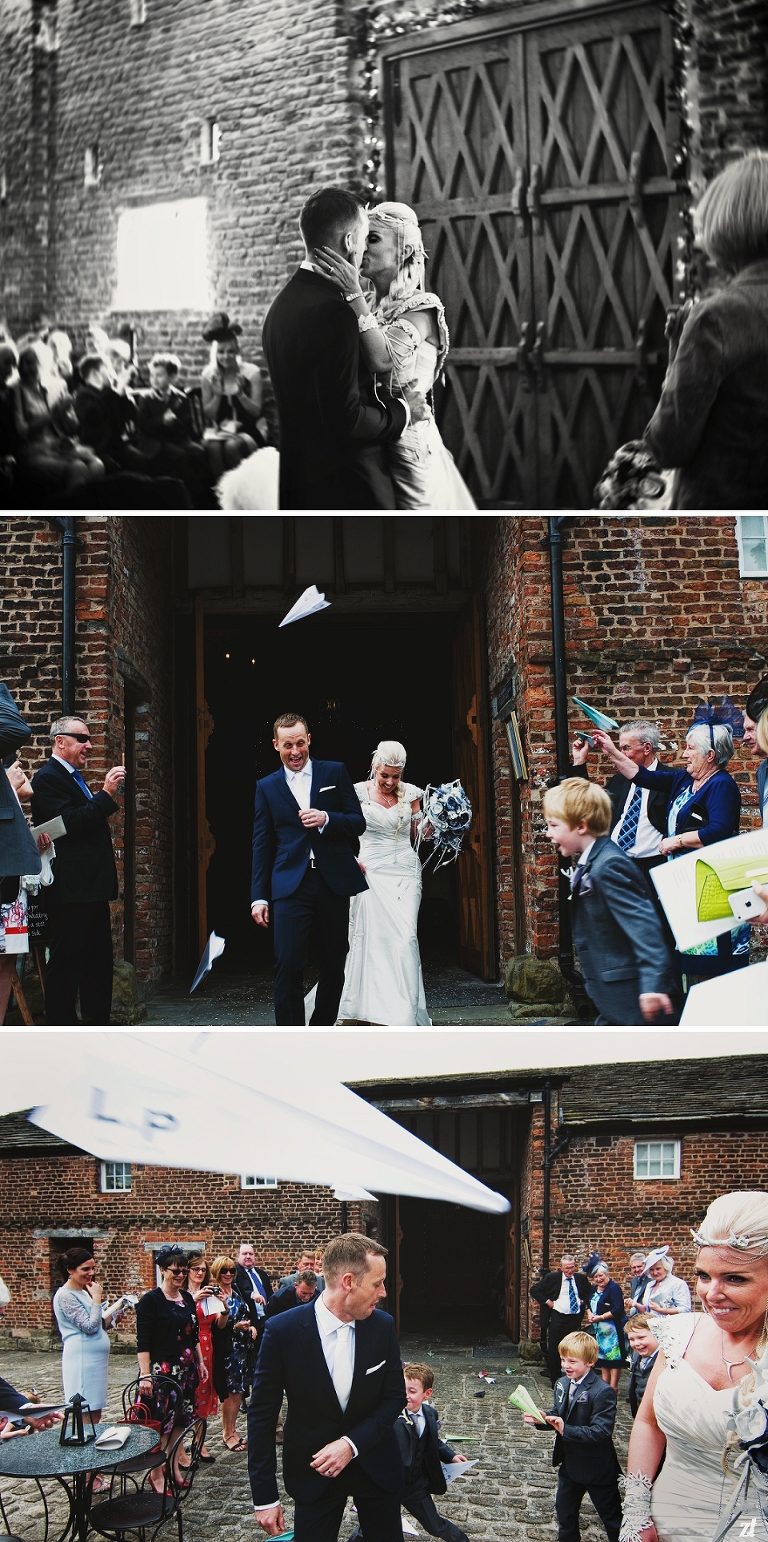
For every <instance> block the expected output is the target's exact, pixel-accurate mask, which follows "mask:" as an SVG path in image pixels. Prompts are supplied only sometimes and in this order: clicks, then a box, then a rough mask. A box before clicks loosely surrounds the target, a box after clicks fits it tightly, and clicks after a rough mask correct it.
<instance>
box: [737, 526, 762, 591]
mask: <svg viewBox="0 0 768 1542" xmlns="http://www.w3.org/2000/svg"><path fill="white" fill-rule="evenodd" d="M736 539H737V541H738V543H739V572H740V574H741V576H742V578H766V577H768V514H737V515H736Z"/></svg>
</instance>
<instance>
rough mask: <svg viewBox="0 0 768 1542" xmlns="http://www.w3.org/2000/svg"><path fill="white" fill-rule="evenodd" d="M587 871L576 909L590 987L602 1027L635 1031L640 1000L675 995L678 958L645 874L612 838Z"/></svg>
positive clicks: (591, 857)
mask: <svg viewBox="0 0 768 1542" xmlns="http://www.w3.org/2000/svg"><path fill="white" fill-rule="evenodd" d="M583 866H584V871H583V874H582V877H581V879H580V883H579V887H578V890H577V892H575V893H574V894H573V895H572V896H571V909H572V915H573V938H574V942H575V943H576V948H577V951H578V955H579V963H580V965H581V970H582V974H583V975H584V983H585V985H586V987H587V991H588V993H589V996H590V999H591V1000H592V1001H593V1002H594V1004H595V1006H596V1007H597V1009H598V1012H599V1013H600V1020H601V1021H602V1022H604V1023H609V1024H612V1025H614V1026H617V1027H623V1028H634V1027H637V1026H638V1025H639V1024H641V1022H642V1018H641V1014H640V1005H639V1000H638V998H639V997H640V995H642V994H643V993H645V992H648V991H654V992H655V991H661V992H666V993H669V992H670V991H673V990H674V988H675V980H674V973H673V967H672V955H671V953H670V950H669V947H668V944H667V942H666V939H665V937H664V933H663V931H662V929H661V921H660V920H659V917H658V915H657V913H656V909H655V907H654V904H653V901H652V899H651V897H650V895H649V893H648V886H647V883H646V880H645V877H644V875H643V873H642V871H641V870H640V868H638V866H637V863H635V862H633V861H632V859H631V857H628V856H626V855H625V853H624V852H623V851H621V849H620V848H619V847H618V846H617V845H616V844H615V842H614V841H612V840H611V838H610V836H608V835H601V836H599V837H598V839H597V840H596V841H595V844H594V846H592V847H591V849H590V851H589V854H588V856H587V860H586V862H585V863H584V865H583Z"/></svg>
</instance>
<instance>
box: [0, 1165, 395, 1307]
mask: <svg viewBox="0 0 768 1542" xmlns="http://www.w3.org/2000/svg"><path fill="white" fill-rule="evenodd" d="M376 1214H377V1207H376V1206H375V1205H371V1204H370V1203H366V1205H365V1207H363V1206H362V1205H359V1204H349V1205H348V1207H347V1224H348V1227H349V1229H350V1230H362V1231H364V1230H365V1219H366V1215H370V1217H371V1218H372V1219H374V1218H375V1217H376ZM0 1215H1V1216H2V1223H0V1259H2V1275H3V1279H4V1280H5V1283H6V1285H7V1286H8V1288H9V1290H10V1292H11V1305H10V1306H9V1307H8V1309H7V1311H6V1313H5V1316H4V1319H3V1326H4V1327H7V1328H15V1327H25V1328H43V1329H45V1328H47V1327H48V1326H49V1325H50V1320H51V1318H50V1299H51V1253H52V1246H51V1242H50V1238H49V1237H48V1236H45V1237H41V1236H36V1235H35V1233H36V1232H40V1231H46V1232H50V1231H53V1230H55V1229H56V1228H57V1227H60V1228H61V1229H62V1232H64V1231H66V1230H67V1229H69V1230H70V1231H71V1230H72V1228H76V1227H83V1228H84V1229H85V1231H86V1233H87V1232H89V1231H96V1232H98V1233H101V1235H100V1236H97V1237H95V1238H94V1256H95V1258H96V1260H97V1262H98V1264H99V1267H100V1269H101V1271H102V1274H103V1278H104V1279H105V1280H106V1282H107V1285H108V1288H109V1290H110V1292H111V1293H112V1294H113V1295H114V1294H118V1293H119V1292H120V1291H122V1290H131V1291H137V1290H138V1291H142V1290H149V1289H151V1288H152V1286H154V1284H155V1280H154V1278H153V1268H152V1253H151V1251H150V1252H147V1251H146V1250H145V1246H144V1244H145V1243H147V1242H158V1243H159V1242H161V1241H178V1242H184V1241H194V1242H200V1241H202V1242H204V1243H205V1251H206V1256H207V1257H208V1258H209V1259H213V1258H215V1257H217V1255H218V1254H220V1253H230V1252H232V1251H234V1252H235V1254H236V1253H237V1249H238V1248H239V1246H240V1243H241V1242H242V1241H252V1242H253V1244H254V1246H255V1248H256V1253H257V1258H258V1259H259V1262H260V1263H263V1264H264V1266H265V1267H266V1269H267V1270H268V1271H269V1273H270V1275H271V1276H272V1277H273V1278H274V1280H277V1279H278V1278H279V1276H280V1275H281V1274H287V1273H288V1272H289V1271H290V1270H291V1269H293V1268H294V1267H295V1264H296V1258H297V1256H298V1253H299V1252H300V1250H301V1249H302V1247H303V1246H304V1244H305V1243H306V1244H310V1245H312V1246H317V1247H319V1248H323V1247H324V1246H325V1244H326V1243H327V1242H328V1241H330V1239H331V1237H334V1236H337V1235H338V1234H339V1232H340V1230H341V1226H340V1217H341V1211H340V1206H339V1202H338V1200H335V1199H334V1198H333V1194H332V1192H331V1191H330V1190H329V1189H327V1188H320V1187H318V1186H310V1185H305V1184H298V1183H282V1182H281V1183H280V1184H279V1185H278V1187H277V1188H276V1189H261V1190H243V1189H241V1187H240V1179H239V1178H238V1177H236V1176H233V1175H232V1174H226V1173H193V1172H189V1173H187V1172H185V1173H179V1172H178V1171H176V1170H174V1169H167V1168H162V1167H135V1168H134V1169H133V1173H132V1188H131V1191H130V1193H128V1194H103V1193H101V1164H100V1163H99V1162H97V1161H96V1160H95V1158H93V1157H85V1156H55V1157H37V1158H27V1157H13V1158H5V1159H3V1160H0ZM66 1245H67V1244H64V1246H66ZM62 1250H63V1249H62ZM56 1251H58V1250H56Z"/></svg>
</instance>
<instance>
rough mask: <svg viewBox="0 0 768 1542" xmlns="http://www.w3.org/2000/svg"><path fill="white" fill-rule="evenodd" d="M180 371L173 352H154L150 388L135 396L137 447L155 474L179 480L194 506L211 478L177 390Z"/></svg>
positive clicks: (187, 407)
mask: <svg viewBox="0 0 768 1542" xmlns="http://www.w3.org/2000/svg"><path fill="white" fill-rule="evenodd" d="M180 370H181V364H180V361H179V359H178V358H177V357H176V354H175V353H156V354H155V355H154V357H153V358H152V359H151V360H150V365H149V379H150V385H149V389H148V390H141V391H137V392H136V393H135V400H136V407H137V411H138V418H139V422H138V428H139V433H138V445H139V449H140V450H141V452H142V454H144V455H146V456H148V457H149V459H150V460H151V461H152V462H153V463H154V466H155V474H156V475H158V476H168V477H179V478H180V479H181V481H182V482H183V483H184V486H185V487H186V489H187V491H188V493H189V495H190V497H191V498H192V500H193V502H195V503H196V505H197V504H199V502H200V500H201V498H202V496H203V493H204V490H205V488H206V486H207V485H208V484H209V481H210V479H209V477H208V472H207V462H206V454H205V450H204V448H203V446H202V445H201V444H198V443H197V441H196V439H195V437H194V432H193V428H192V418H191V413H190V406H189V402H188V400H187V397H186V396H185V394H184V392H183V391H180V390H179V388H178V379H179V373H180Z"/></svg>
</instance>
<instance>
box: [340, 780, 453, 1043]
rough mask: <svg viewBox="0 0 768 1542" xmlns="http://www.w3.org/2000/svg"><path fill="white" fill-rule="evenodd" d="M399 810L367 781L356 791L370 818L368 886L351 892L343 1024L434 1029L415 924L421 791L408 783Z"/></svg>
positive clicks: (364, 844) (363, 854)
mask: <svg viewBox="0 0 768 1542" xmlns="http://www.w3.org/2000/svg"><path fill="white" fill-rule="evenodd" d="M401 787H402V792H403V797H401V798H398V801H397V803H396V804H395V806H394V808H383V807H382V805H381V804H379V803H372V802H371V799H370V794H369V790H368V789H369V783H368V782H356V783H355V792H356V793H357V796H358V798H359V799H360V803H361V806H362V810H363V814H364V815H365V834H364V835H362V836H361V837H360V861H361V862H362V863H363V866H364V867H365V876H366V879H367V882H368V889H367V891H366V892H364V893H363V894H355V895H353V897H352V901H351V904H350V913H349V954H348V956H347V967H346V971H345V974H344V991H343V994H342V998H341V1004H340V1006H339V1021H340V1022H350V1021H352V1022H358V1023H376V1024H382V1025H385V1026H387V1027H397V1028H429V1027H431V1020H430V1018H429V1017H428V1016H427V1003H426V998H425V996H424V980H423V978H422V973H421V959H420V957H419V944H418V941H417V937H416V924H417V922H418V918H419V905H420V903H421V863H420V862H419V858H418V856H417V854H416V852H415V851H414V849H413V846H412V845H411V803H412V802H413V801H414V800H415V799H416V798H420V797H421V795H422V792H421V788H419V787H414V786H412V785H411V784H410V783H409V782H404V783H402V784H401Z"/></svg>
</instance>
